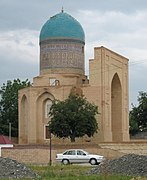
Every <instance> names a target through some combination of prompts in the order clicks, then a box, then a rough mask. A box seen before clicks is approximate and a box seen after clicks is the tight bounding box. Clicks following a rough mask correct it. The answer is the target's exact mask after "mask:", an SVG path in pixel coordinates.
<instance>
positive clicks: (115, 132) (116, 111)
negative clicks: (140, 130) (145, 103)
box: [111, 73, 122, 142]
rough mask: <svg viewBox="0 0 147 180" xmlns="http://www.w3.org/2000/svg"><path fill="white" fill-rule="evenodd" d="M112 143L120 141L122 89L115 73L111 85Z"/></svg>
mask: <svg viewBox="0 0 147 180" xmlns="http://www.w3.org/2000/svg"><path fill="white" fill-rule="evenodd" d="M111 124H112V141H114V142H119V141H122V88H121V82H120V79H119V77H118V74H117V73H116V74H115V75H114V77H113V79H112V84H111Z"/></svg>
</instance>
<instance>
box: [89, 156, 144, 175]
mask: <svg viewBox="0 0 147 180" xmlns="http://www.w3.org/2000/svg"><path fill="white" fill-rule="evenodd" d="M87 174H88V175H91V174H115V175H116V174H118V175H127V176H147V156H144V155H136V154H128V155H124V156H122V157H120V158H117V159H112V160H105V161H104V162H103V163H101V164H100V165H98V166H97V167H95V168H92V169H91V170H90V171H89V172H87Z"/></svg>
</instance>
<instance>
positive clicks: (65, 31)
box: [40, 12, 85, 42]
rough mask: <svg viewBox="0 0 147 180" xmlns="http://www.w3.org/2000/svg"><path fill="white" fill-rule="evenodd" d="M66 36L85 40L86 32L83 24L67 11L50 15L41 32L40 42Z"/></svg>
mask: <svg viewBox="0 0 147 180" xmlns="http://www.w3.org/2000/svg"><path fill="white" fill-rule="evenodd" d="M66 38H67V39H77V40H80V41H82V42H85V34H84V30H83V28H82V26H81V24H80V23H79V22H78V21H77V20H76V19H75V18H73V17H72V16H70V15H69V14H67V13H65V12H61V13H58V14H56V15H55V16H52V17H50V19H49V20H48V21H47V22H46V23H45V24H44V25H43V27H42V29H41V32H40V42H41V41H43V40H47V39H66Z"/></svg>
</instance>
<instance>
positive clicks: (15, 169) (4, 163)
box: [0, 157, 38, 179]
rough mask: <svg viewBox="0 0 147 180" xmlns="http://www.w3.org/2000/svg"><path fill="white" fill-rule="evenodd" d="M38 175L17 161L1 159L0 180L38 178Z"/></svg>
mask: <svg viewBox="0 0 147 180" xmlns="http://www.w3.org/2000/svg"><path fill="white" fill-rule="evenodd" d="M36 177H38V175H37V174H36V173H35V172H33V171H32V170H31V169H30V168H28V167H27V166H25V165H24V164H22V163H19V162H17V161H16V160H13V159H9V158H2V157H0V179H1V178H6V179H12V178H17V179H23V178H36Z"/></svg>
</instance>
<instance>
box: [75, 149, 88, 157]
mask: <svg viewBox="0 0 147 180" xmlns="http://www.w3.org/2000/svg"><path fill="white" fill-rule="evenodd" d="M77 155H81V156H85V155H86V154H85V153H84V152H83V151H80V150H78V151H77Z"/></svg>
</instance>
